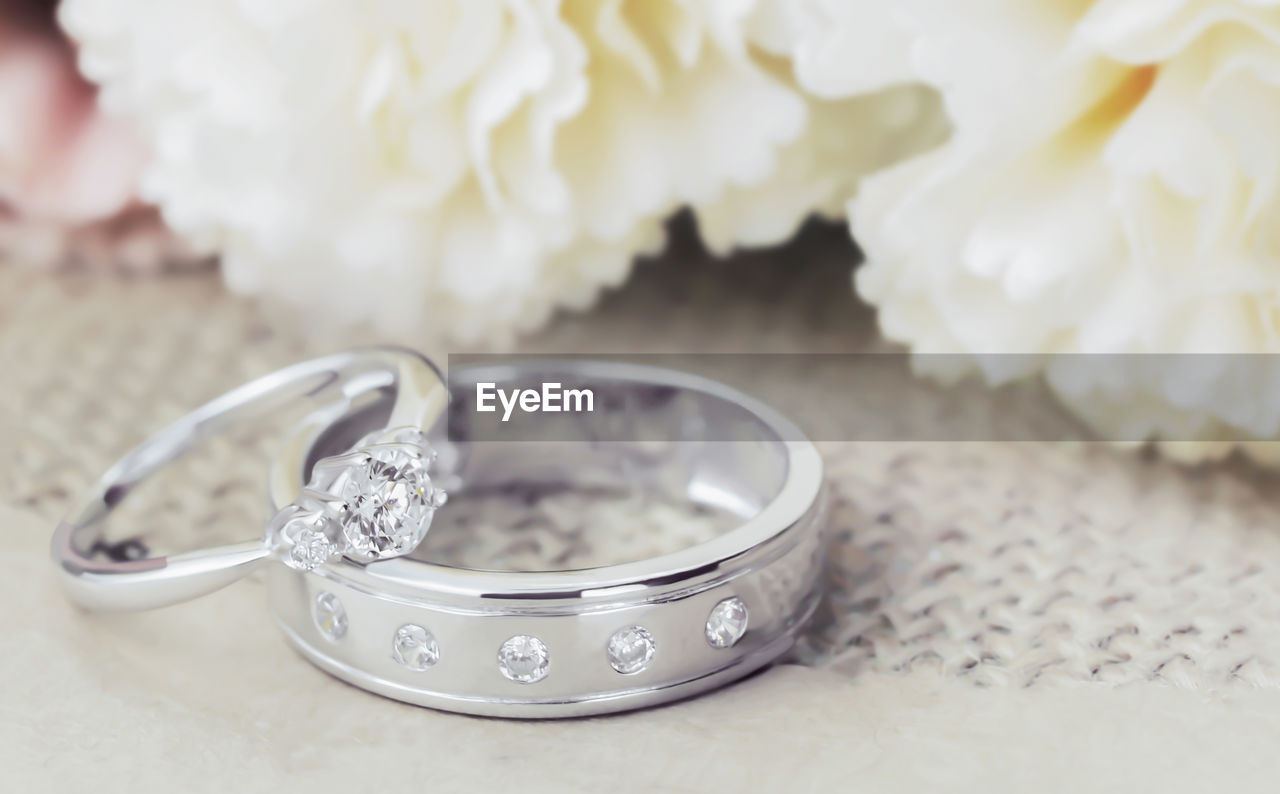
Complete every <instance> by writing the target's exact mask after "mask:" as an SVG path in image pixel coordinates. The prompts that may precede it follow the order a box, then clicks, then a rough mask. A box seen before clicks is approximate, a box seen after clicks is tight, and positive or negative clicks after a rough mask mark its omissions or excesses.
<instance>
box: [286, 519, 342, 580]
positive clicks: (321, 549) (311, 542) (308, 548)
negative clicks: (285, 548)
mask: <svg viewBox="0 0 1280 794" xmlns="http://www.w3.org/2000/svg"><path fill="white" fill-rule="evenodd" d="M335 551H336V549H335V548H334V546H333V543H332V542H330V540H329V538H327V537H325V534H324V533H323V532H320V531H318V530H315V529H309V528H306V529H300V530H298V531H297V532H296V533H294V535H293V546H292V547H291V548H290V549H289V554H288V555H287V556H286V557H285V558H284V562H285V565H288V566H289V567H290V568H293V569H295V570H299V571H310V570H313V569H315V568H316V567H318V566H320V565H324V564H325V563H326V562H328V561H329V558H330V557H332V556H333V554H334V552H335Z"/></svg>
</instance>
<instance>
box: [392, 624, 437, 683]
mask: <svg viewBox="0 0 1280 794" xmlns="http://www.w3.org/2000/svg"><path fill="white" fill-rule="evenodd" d="M391 657H392V658H393V659H395V660H396V661H397V662H399V663H400V664H402V665H404V666H405V667H407V668H409V669H410V670H413V671H414V672H418V673H420V672H422V671H423V670H426V669H427V668H429V667H433V666H434V665H435V663H436V662H438V661H440V645H439V643H437V642H436V638H435V635H434V634H432V633H431V632H429V631H427V630H426V629H424V628H422V627H421V626H415V625H414V624H412V623H407V624H405V625H403V626H401V627H400V628H398V629H396V637H395V641H394V642H393V643H392V644H391Z"/></svg>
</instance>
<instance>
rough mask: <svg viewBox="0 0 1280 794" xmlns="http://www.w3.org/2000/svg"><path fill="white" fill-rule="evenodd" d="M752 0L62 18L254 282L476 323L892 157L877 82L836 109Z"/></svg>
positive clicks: (172, 190) (170, 5)
mask: <svg viewBox="0 0 1280 794" xmlns="http://www.w3.org/2000/svg"><path fill="white" fill-rule="evenodd" d="M753 5H754V3H753V2H752V0H625V1H624V0H566V2H563V3H562V2H558V1H557V0H416V1H415V2H403V1H402V0H342V1H341V2H329V3H318V2H301V1H300V0H295V1H294V2H284V1H282V0H280V1H277V2H271V3H249V2H226V0H183V1H182V2H178V3H174V2H168V0H66V2H65V3H64V5H63V13H62V18H63V22H64V25H65V26H66V27H67V29H68V30H69V31H70V32H71V33H72V34H73V35H74V36H75V37H76V38H77V39H78V41H79V42H80V44H81V52H82V58H81V67H82V69H83V70H84V71H85V72H86V73H87V74H88V75H89V76H90V77H91V78H92V79H94V80H95V81H98V82H99V83H101V84H102V85H103V96H104V100H105V102H106V103H107V104H108V105H109V106H110V107H112V108H114V109H117V110H120V111H122V112H124V113H127V114H129V115H131V116H133V117H134V118H136V119H137V120H138V122H139V124H140V126H141V127H142V128H143V129H144V130H145V131H146V132H147V134H148V137H149V140H150V142H151V143H152V144H153V146H154V148H155V151H156V159H155V161H154V163H153V164H152V165H151V166H150V167H149V169H148V170H147V172H146V180H145V182H144V189H145V191H146V194H147V196H148V198H150V199H152V200H154V201H155V202H156V203H158V204H159V205H160V206H161V207H162V208H163V210H164V213H165V217H166V218H167V220H168V221H169V222H170V223H171V224H172V225H173V226H174V227H175V228H177V229H178V230H179V231H181V232H182V233H184V234H185V235H187V236H188V237H189V238H190V239H191V240H193V241H195V242H196V243H197V244H199V245H201V246H203V247H205V248H207V249H211V250H218V251H220V252H221V254H222V258H223V267H224V273H225V277H226V279H227V281H228V282H229V283H230V284H231V286H233V287H234V288H236V289H238V290H241V291H244V292H250V293H262V294H267V295H274V296H280V297H284V298H287V299H289V300H291V301H293V302H295V303H298V304H300V305H304V306H307V307H309V312H310V313H312V314H321V315H323V316H324V317H325V318H326V319H333V320H366V319H367V320H373V321H374V322H376V323H377V324H378V325H380V326H381V327H382V328H383V329H384V330H386V331H390V332H393V333H403V332H408V331H412V330H416V329H417V328H419V327H421V326H423V325H425V326H426V327H427V328H429V329H433V330H436V331H443V332H445V333H446V334H448V335H449V336H451V337H453V338H454V339H457V340H460V341H477V340H494V339H497V340H501V339H503V338H504V337H505V336H506V335H509V334H510V333H511V332H514V331H519V330H524V329H528V328H532V327H534V326H536V325H537V324H539V323H541V322H542V321H544V320H545V318H546V317H547V316H548V315H549V314H550V313H551V311H553V310H554V309H555V308H557V307H581V306H584V305H586V304H587V303H589V302H590V301H591V300H592V299H593V298H594V297H595V295H596V294H597V292H598V291H599V289H600V288H602V287H605V286H609V285H615V284H618V283H619V282H620V281H622V280H623V279H624V278H625V276H626V275H627V273H628V271H629V269H630V265H631V262H632V260H633V258H634V257H635V256H636V255H637V254H639V253H644V252H651V251H654V250H656V248H657V247H659V246H660V245H661V243H662V239H663V231H662V222H663V220H664V219H665V218H666V217H667V216H668V215H670V214H671V213H672V212H673V211H675V210H677V209H678V208H680V207H681V206H684V205H691V206H693V207H694V209H695V211H697V212H698V213H699V214H700V215H701V217H702V219H703V220H704V232H705V234H706V236H707V238H708V241H709V242H710V243H711V244H712V245H713V246H714V247H715V248H717V249H725V248H728V247H731V246H733V245H738V244H761V243H771V242H777V241H779V240H782V239H784V238H785V237H786V236H788V235H789V234H790V233H791V231H792V230H793V229H794V228H795V226H796V225H797V224H798V223H799V222H800V221H801V220H802V219H803V218H804V217H805V216H806V215H807V214H809V213H811V212H813V211H814V210H821V209H826V210H831V209H834V208H835V207H836V206H838V205H839V204H840V203H841V202H842V200H843V199H845V198H847V197H848V196H849V195H850V194H851V190H852V188H851V184H852V182H853V180H854V179H855V178H856V177H857V176H859V175H860V174H861V173H862V171H863V170H865V169H866V168H867V167H868V166H869V164H878V163H877V162H872V161H874V160H877V159H878V155H879V153H881V152H884V151H886V150H891V148H892V147H889V146H887V145H886V143H885V138H886V136H887V135H891V134H892V132H891V131H890V132H885V131H884V130H883V129H882V128H880V127H878V126H877V125H874V124H867V123H863V124H861V125H858V126H860V127H863V128H865V129H866V130H867V131H866V133H865V135H864V134H862V133H858V132H854V131H850V128H849V126H848V122H849V120H850V119H849V118H848V117H849V116H850V115H856V116H860V117H863V118H864V119H866V118H869V117H870V116H871V115H872V114H873V112H874V107H873V106H871V105H869V103H872V105H873V104H874V102H875V101H877V100H861V99H860V100H856V101H853V102H849V103H832V104H833V107H831V108H823V109H822V112H820V113H813V112H811V110H810V103H809V101H808V100H807V99H806V98H805V97H804V96H803V94H802V93H801V92H800V91H798V90H797V89H796V87H795V86H794V84H793V82H792V81H791V79H790V76H789V74H788V71H787V69H786V65H785V63H782V62H780V61H779V60H778V59H777V58H776V57H775V56H774V55H772V54H769V53H767V52H766V50H765V48H764V47H763V46H760V45H757V44H755V43H754V42H753V40H752V38H751V36H752V35H753V33H752V31H753V30H756V26H757V22H756V21H755V20H756V18H755V16H753V15H754V14H756V13H757V12H756V9H754V8H753ZM884 101H887V102H893V103H899V104H900V103H901V102H902V100H901V99H900V98H889V99H886V100H884ZM824 119H825V120H827V121H829V122H830V123H829V124H827V125H825V126H824V124H823V123H822V122H823V120H824ZM837 119H838V122H839V123H838V125H837V124H836V121H837ZM837 128H838V129H840V132H839V133H838V136H837V137H838V138H839V140H838V142H836V143H835V144H834V145H826V144H823V145H818V144H817V143H816V142H815V141H816V140H817V139H820V138H821V139H822V140H824V141H825V140H827V139H830V138H831V137H833V131H834V130H835V129H837Z"/></svg>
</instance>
